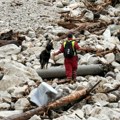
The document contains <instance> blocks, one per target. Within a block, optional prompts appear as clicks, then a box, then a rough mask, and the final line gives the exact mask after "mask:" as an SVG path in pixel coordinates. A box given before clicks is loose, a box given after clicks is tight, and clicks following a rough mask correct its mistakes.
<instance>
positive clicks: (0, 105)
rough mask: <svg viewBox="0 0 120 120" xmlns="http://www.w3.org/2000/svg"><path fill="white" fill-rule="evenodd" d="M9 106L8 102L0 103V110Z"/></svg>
mask: <svg viewBox="0 0 120 120" xmlns="http://www.w3.org/2000/svg"><path fill="white" fill-rule="evenodd" d="M9 108H10V104H8V103H0V110H5V109H6V110H8V109H9Z"/></svg>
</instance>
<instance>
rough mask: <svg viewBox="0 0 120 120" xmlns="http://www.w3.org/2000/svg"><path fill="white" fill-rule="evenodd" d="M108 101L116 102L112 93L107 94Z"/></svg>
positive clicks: (115, 97)
mask: <svg viewBox="0 0 120 120" xmlns="http://www.w3.org/2000/svg"><path fill="white" fill-rule="evenodd" d="M108 99H109V101H110V102H115V101H116V100H117V96H116V95H114V94H112V93H109V94H108Z"/></svg>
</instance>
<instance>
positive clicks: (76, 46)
mask: <svg viewBox="0 0 120 120" xmlns="http://www.w3.org/2000/svg"><path fill="white" fill-rule="evenodd" d="M75 48H76V50H78V51H86V52H97V51H102V50H98V49H94V48H90V47H80V46H79V45H78V43H77V42H76V43H75Z"/></svg>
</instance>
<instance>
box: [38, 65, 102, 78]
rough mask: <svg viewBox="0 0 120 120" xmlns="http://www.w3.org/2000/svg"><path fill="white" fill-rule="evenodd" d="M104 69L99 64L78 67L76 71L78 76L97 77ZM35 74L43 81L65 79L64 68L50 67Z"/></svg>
mask: <svg viewBox="0 0 120 120" xmlns="http://www.w3.org/2000/svg"><path fill="white" fill-rule="evenodd" d="M103 71H104V69H103V66H102V65H101V64H93V65H79V66H78V70H77V75H78V76H85V75H99V74H101V73H103ZM37 73H38V75H39V76H40V77H42V78H43V79H47V78H62V77H65V76H66V75H65V68H64V67H61V66H60V67H51V68H48V69H42V70H41V69H38V70H37Z"/></svg>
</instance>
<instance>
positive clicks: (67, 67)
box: [64, 59, 72, 80]
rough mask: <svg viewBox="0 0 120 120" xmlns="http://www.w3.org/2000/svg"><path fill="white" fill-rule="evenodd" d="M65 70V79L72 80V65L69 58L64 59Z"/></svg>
mask: <svg viewBox="0 0 120 120" xmlns="http://www.w3.org/2000/svg"><path fill="white" fill-rule="evenodd" d="M64 64H65V71H66V77H67V80H72V65H71V62H70V60H69V59H65V63H64Z"/></svg>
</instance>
